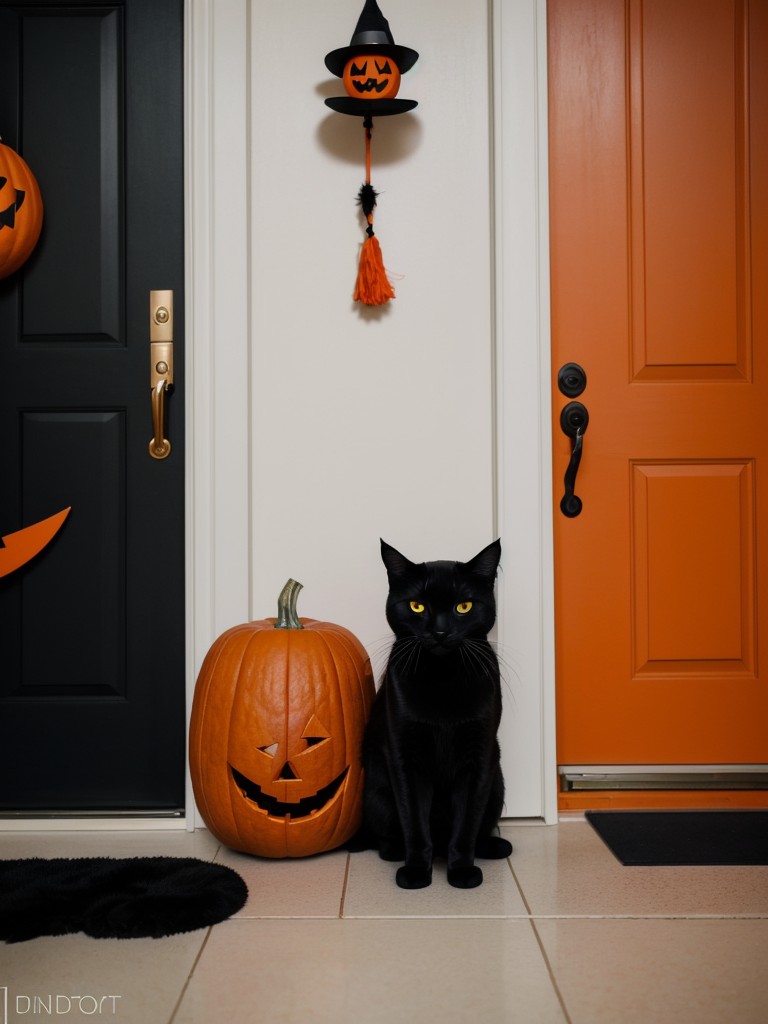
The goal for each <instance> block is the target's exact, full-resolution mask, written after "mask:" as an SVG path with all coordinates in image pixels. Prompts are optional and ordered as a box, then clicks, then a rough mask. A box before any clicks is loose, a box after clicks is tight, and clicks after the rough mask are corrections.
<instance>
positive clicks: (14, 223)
mask: <svg viewBox="0 0 768 1024" xmlns="http://www.w3.org/2000/svg"><path fill="white" fill-rule="evenodd" d="M42 226H43V200H42V198H41V197H40V189H39V187H38V184H37V181H36V180H35V176H34V174H33V173H32V171H30V169H29V167H27V165H26V163H25V162H24V161H23V160H22V158H21V157H20V156H19V154H18V153H16V152H15V151H14V150H12V149H11V148H10V146H5V145H3V143H2V142H0V278H3V277H8V275H9V274H12V273H13V272H14V270H18V269H19V267H20V266H21V265H22V263H23V262H24V261H25V260H26V259H27V258H28V257H29V255H30V253H31V252H32V250H33V249H34V248H35V245H36V244H37V240H38V238H39V237H40V229H41V228H42Z"/></svg>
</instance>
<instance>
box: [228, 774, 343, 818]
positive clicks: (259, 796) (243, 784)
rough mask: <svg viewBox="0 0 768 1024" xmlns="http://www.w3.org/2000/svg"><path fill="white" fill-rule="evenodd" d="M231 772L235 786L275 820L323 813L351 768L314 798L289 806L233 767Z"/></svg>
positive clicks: (306, 798) (247, 798)
mask: <svg viewBox="0 0 768 1024" xmlns="http://www.w3.org/2000/svg"><path fill="white" fill-rule="evenodd" d="M229 770H230V771H231V772H232V779H233V780H234V783H235V785H236V786H237V788H238V789H239V790H240V792H241V793H242V794H243V796H244V797H245V798H246V800H250V801H251V802H252V803H254V804H256V806H257V807H258V808H259V809H260V810H262V811H266V813H267V814H269V815H270V816H271V817H273V818H291V819H292V820H293V819H296V818H308V817H310V815H312V814H316V813H317V812H318V811H321V810H322V809H323V807H325V805H326V804H327V803H328V802H329V801H330V800H332V799H333V798H334V797H335V796H336V793H337V792H338V791H339V788H340V786H341V784H342V782H343V781H344V779H345V778H346V775H347V772H348V771H349V767H347V768H345V769H344V771H343V772H342V773H341V775H339V776H337V778H335V779H334V780H333V782H329V783H328V785H327V786H323V788H322V789H321V790H319V791H318V792H317V793H315V794H314V796H305V797H304V799H303V800H299V801H298V803H294V804H289V803H286V802H285V801H283V800H278V799H277V797H274V796H269V794H267V793H265V792H263V790H262V788H261V786H259V785H257V784H256V783H255V782H251V780H250V779H247V778H246V777H245V775H243V774H242V773H241V772H239V771H238V770H237V769H236V768H233V767H232V765H230V766H229Z"/></svg>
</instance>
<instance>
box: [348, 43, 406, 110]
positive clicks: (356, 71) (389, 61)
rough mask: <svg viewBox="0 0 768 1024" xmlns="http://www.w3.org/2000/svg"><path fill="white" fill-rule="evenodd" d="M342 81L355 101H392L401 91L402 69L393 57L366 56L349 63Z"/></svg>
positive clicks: (352, 59)
mask: <svg viewBox="0 0 768 1024" xmlns="http://www.w3.org/2000/svg"><path fill="white" fill-rule="evenodd" d="M341 80H342V82H343V83H344V88H345V89H346V91H347V93H348V95H350V96H352V97H353V98H355V99H358V100H390V99H392V98H393V97H394V96H397V94H398V91H399V89H400V69H399V68H398V66H397V64H396V63H395V61H394V59H393V58H392V57H385V56H383V55H380V54H376V53H371V54H365V55H364V56H362V57H352V58H350V59H349V60H348V61H347V63H346V64H345V66H344V74H343V75H342V76H341Z"/></svg>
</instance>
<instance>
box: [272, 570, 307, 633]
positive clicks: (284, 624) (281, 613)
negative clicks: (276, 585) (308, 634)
mask: <svg viewBox="0 0 768 1024" xmlns="http://www.w3.org/2000/svg"><path fill="white" fill-rule="evenodd" d="M301 589H302V584H301V583H297V582H296V580H288V582H287V583H286V584H285V586H284V587H283V589H282V590H281V591H280V596H279V597H278V599H277V622H276V623H275V629H304V627H303V626H302V624H301V622H300V620H299V616H298V614H297V612H296V602H297V601H298V599H299V591H300V590H301Z"/></svg>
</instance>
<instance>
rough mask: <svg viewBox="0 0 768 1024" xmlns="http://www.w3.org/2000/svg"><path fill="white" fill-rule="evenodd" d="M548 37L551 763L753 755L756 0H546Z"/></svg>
mask: <svg viewBox="0 0 768 1024" xmlns="http://www.w3.org/2000/svg"><path fill="white" fill-rule="evenodd" d="M549 47H550V57H549V61H550V66H549V74H550V100H549V103H550V147H551V148H550V162H551V163H550V175H551V182H550V187H551V225H552V229H551V230H552V315H553V395H554V401H553V406H554V424H553V430H554V438H555V441H554V467H555V468H554V474H555V492H556V503H555V510H554V516H555V545H556V547H555V558H556V590H557V596H556V643H557V687H558V699H557V712H558V760H559V762H560V764H569V765H596V764H600V765H605V764H615V765H659V764H669V765H702V764H713V765H719V764H755V763H761V764H765V763H768V668H767V667H766V661H768V645H767V644H766V641H767V640H768V636H767V635H766V633H767V630H766V622H767V619H766V616H768V3H765V2H764V0H752V2H749V0H550V3H549ZM569 362H576V363H578V364H580V365H581V367H583V369H584V371H585V372H586V375H587V385H586V389H585V390H584V392H583V394H581V395H580V396H578V398H577V401H580V402H581V403H583V405H584V406H585V407H586V408H587V409H588V412H589V423H588V426H587V428H586V430H585V431H584V433H583V438H582V441H583V449H582V459H581V464H580V466H579V470H578V476H577V478H576V485H575V491H576V494H577V495H578V496H579V497H580V498H581V500H582V502H583V509H582V511H581V513H580V514H579V515H577V516H576V517H574V518H567V517H566V516H565V515H563V514H562V512H561V511H560V507H559V502H560V498H561V496H562V495H563V493H564V487H563V474H564V472H565V469H566V467H567V465H568V463H569V456H570V453H571V445H572V442H571V441H570V440H569V438H568V437H566V435H565V434H564V433H563V432H562V431H561V428H560V411H561V409H562V408H563V406H564V405H566V404H567V402H568V401H569V398H568V397H565V396H564V395H563V394H561V392H560V390H559V388H558V384H557V373H558V370H559V368H560V367H561V366H562V365H563V364H565V363H569ZM759 800H760V798H759V797H753V798H750V797H749V796H747V797H745V798H744V801H743V802H746V803H749V802H752V801H758V802H759ZM595 802H596V801H595V800H594V799H592V803H595ZM597 802H600V801H597ZM636 802H638V803H643V802H644V801H643V800H642V799H640V798H638V799H637V800H636ZM661 802H662V803H663V801H661ZM678 802H680V798H678ZM720 802H722V800H721V801H720ZM579 805H580V806H584V802H583V798H582V802H581V803H579V800H578V799H576V798H569V797H565V796H564V797H561V806H564V807H567V806H579Z"/></svg>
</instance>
